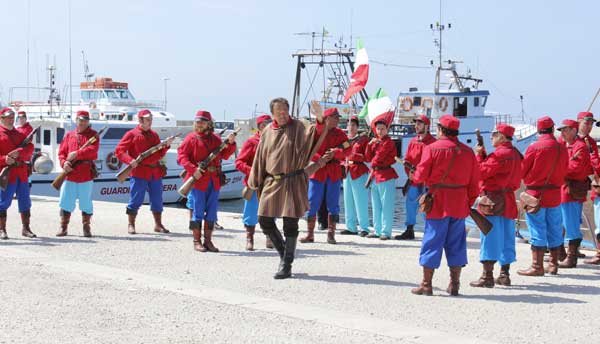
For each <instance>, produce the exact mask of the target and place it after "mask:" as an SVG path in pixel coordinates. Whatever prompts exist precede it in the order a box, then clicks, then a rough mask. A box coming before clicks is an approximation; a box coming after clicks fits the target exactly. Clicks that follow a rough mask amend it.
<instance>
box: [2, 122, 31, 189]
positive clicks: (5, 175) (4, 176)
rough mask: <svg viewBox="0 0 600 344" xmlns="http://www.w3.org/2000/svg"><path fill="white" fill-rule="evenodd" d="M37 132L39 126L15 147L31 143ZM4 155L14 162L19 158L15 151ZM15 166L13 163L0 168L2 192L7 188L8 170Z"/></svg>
mask: <svg viewBox="0 0 600 344" xmlns="http://www.w3.org/2000/svg"><path fill="white" fill-rule="evenodd" d="M38 130H40V127H39V126H38V127H37V128H35V129H33V131H31V133H29V135H27V137H25V139H23V141H21V143H20V144H19V145H18V146H17V149H18V148H23V147H25V146H27V145H28V144H30V143H31V141H33V136H34V135H35V133H37V131H38ZM6 155H7V156H10V157H11V158H13V159H15V160H16V159H17V158H18V157H19V151H17V150H16V149H15V150H13V151H12V152H10V153H8V154H6ZM16 165H17V163H16V161H15V163H14V164H11V165H6V166H4V168H2V171H0V189H2V191H6V187H7V186H8V176H9V174H10V170H11V169H12V168H13V167H15V166H16Z"/></svg>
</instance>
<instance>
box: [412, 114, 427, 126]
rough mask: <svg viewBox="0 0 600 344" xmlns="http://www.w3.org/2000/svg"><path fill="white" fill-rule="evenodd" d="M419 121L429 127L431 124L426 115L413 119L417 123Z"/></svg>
mask: <svg viewBox="0 0 600 344" xmlns="http://www.w3.org/2000/svg"><path fill="white" fill-rule="evenodd" d="M417 121H420V122H423V123H425V124H426V125H428V126H429V125H430V124H431V121H430V120H429V117H427V116H425V115H418V116H417V118H415V119H413V122H417Z"/></svg>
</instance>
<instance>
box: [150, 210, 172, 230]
mask: <svg viewBox="0 0 600 344" xmlns="http://www.w3.org/2000/svg"><path fill="white" fill-rule="evenodd" d="M152 216H154V231H155V232H156V233H171V232H169V230H168V229H166V228H165V226H163V224H162V213H161V212H158V211H153V212H152Z"/></svg>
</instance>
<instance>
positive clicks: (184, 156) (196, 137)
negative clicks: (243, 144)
mask: <svg viewBox="0 0 600 344" xmlns="http://www.w3.org/2000/svg"><path fill="white" fill-rule="evenodd" d="M221 143H222V141H221V137H220V136H218V135H217V134H213V133H210V134H207V133H202V134H198V133H196V132H191V133H189V134H187V136H186V137H185V139H184V140H183V142H182V143H181V145H180V146H179V148H177V163H178V164H179V165H181V166H183V168H184V169H185V170H186V172H187V174H186V176H185V180H188V179H189V178H190V177H191V176H192V174H194V172H196V168H197V167H198V164H199V163H201V162H202V161H203V160H204V159H206V158H207V157H208V155H209V154H210V153H211V152H213V151H214V150H215V149H217V148H219V146H220V145H221ZM235 150H236V144H235V143H234V144H232V145H229V144H228V145H226V146H225V148H224V149H223V150H222V151H221V153H219V155H218V156H217V157H216V158H215V159H213V161H211V162H210V164H208V167H213V168H216V169H218V170H219V171H220V170H221V159H228V158H229V157H230V156H231V154H233V153H234V152H235ZM211 179H212V182H213V186H214V188H215V190H219V189H221V183H220V181H219V173H218V171H214V172H210V171H209V170H206V172H204V174H202V176H201V177H200V179H198V180H197V181H196V183H195V184H194V189H197V190H200V191H206V190H207V189H208V183H209V181H210V180H211Z"/></svg>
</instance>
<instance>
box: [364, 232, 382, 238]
mask: <svg viewBox="0 0 600 344" xmlns="http://www.w3.org/2000/svg"><path fill="white" fill-rule="evenodd" d="M367 238H369V239H372V238H379V235H377V234H375V233H369V234H367Z"/></svg>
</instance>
